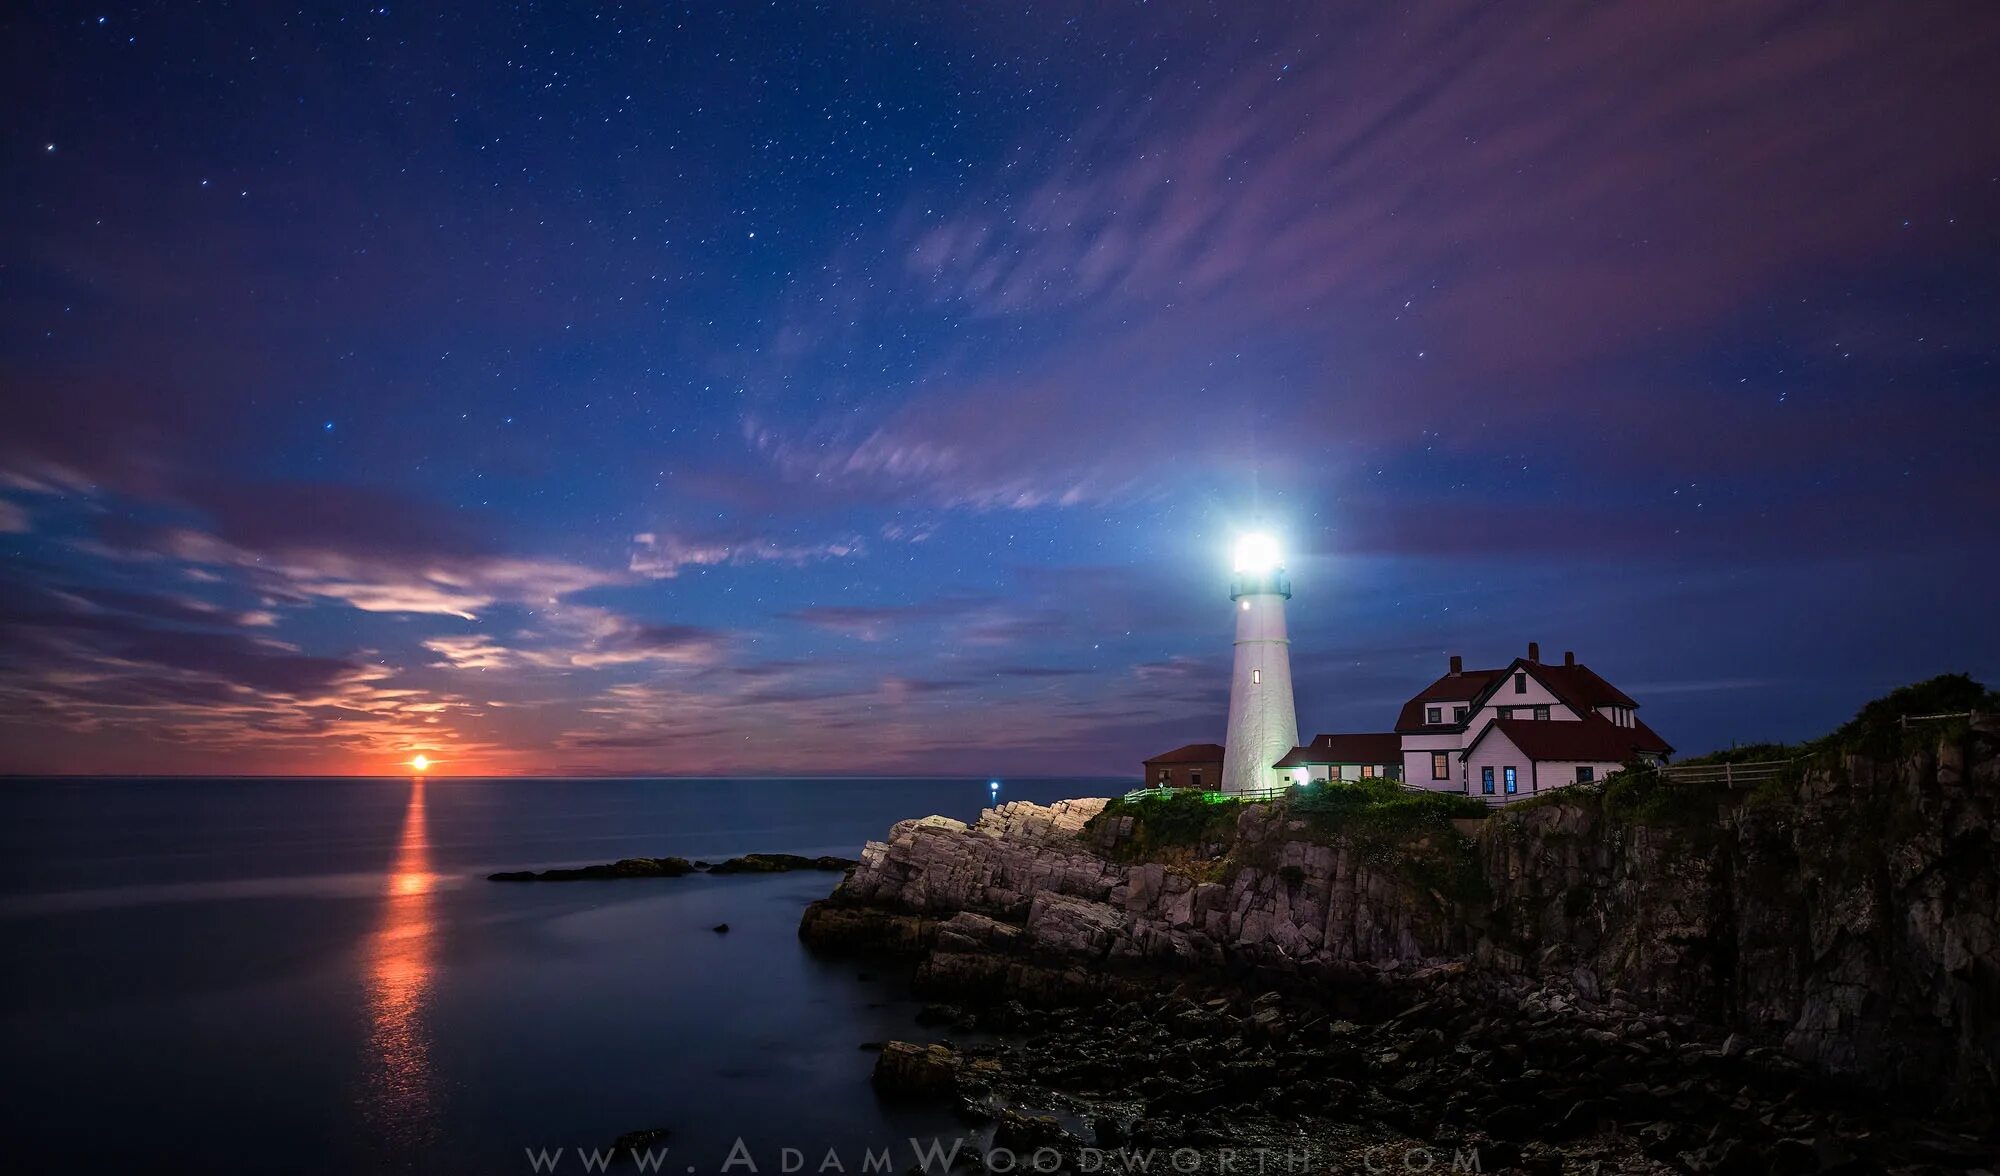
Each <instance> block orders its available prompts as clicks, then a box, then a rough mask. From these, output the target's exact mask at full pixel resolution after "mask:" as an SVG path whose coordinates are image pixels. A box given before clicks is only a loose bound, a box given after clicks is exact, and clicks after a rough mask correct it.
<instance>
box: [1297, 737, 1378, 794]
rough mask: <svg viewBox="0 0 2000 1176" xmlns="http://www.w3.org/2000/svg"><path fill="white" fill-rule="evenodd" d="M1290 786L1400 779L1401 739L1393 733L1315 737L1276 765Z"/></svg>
mask: <svg viewBox="0 0 2000 1176" xmlns="http://www.w3.org/2000/svg"><path fill="white" fill-rule="evenodd" d="M1276 767H1277V768H1278V770H1279V771H1280V772H1281V773H1283V775H1284V777H1285V779H1286V780H1287V781H1288V782H1290V783H1293V784H1304V783H1306V782H1308V781H1311V780H1329V779H1331V780H1374V779H1381V780H1400V779H1402V778H1403V744H1402V737H1401V736H1399V735H1397V734H1396V733H1395V732H1394V731H1382V732H1356V733H1352V734H1346V735H1315V736H1313V741H1312V742H1311V743H1308V744H1306V745H1305V746H1303V747H1294V748H1293V749H1292V750H1291V753H1290V754H1288V755H1286V756H1285V758H1283V759H1281V760H1279V761H1278V762H1277V764H1276Z"/></svg>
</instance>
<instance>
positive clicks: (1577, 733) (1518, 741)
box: [1459, 715, 1673, 764]
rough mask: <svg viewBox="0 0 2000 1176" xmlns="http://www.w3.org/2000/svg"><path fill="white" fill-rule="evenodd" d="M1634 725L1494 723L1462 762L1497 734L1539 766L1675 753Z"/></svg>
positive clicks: (1593, 719) (1596, 719)
mask: <svg viewBox="0 0 2000 1176" xmlns="http://www.w3.org/2000/svg"><path fill="white" fill-rule="evenodd" d="M1634 722H1635V724H1636V725H1635V726H1631V727H1620V726H1618V725H1617V724H1615V723H1613V722H1612V721H1611V720H1610V719H1607V718H1604V717H1602V716H1601V715H1591V716H1590V717H1588V718H1585V719H1581V720H1577V721H1575V722H1572V721H1570V720H1567V719H1495V720H1493V721H1492V722H1491V723H1488V724H1487V725H1486V728H1485V730H1482V731H1481V732H1480V733H1479V737H1478V738H1477V739H1474V740H1473V741H1472V742H1471V743H1470V744H1468V745H1467V746H1466V749H1465V751H1464V752H1463V753H1462V754H1461V755H1460V756H1459V758H1460V759H1464V758H1466V757H1467V756H1470V755H1471V754H1472V749H1473V748H1475V747H1478V746H1479V745H1480V743H1481V742H1483V741H1484V740H1485V738H1486V737H1487V736H1488V735H1490V734H1492V733H1493V732H1494V731H1495V730H1498V731H1499V732H1500V733H1501V734H1502V735H1505V736H1506V737H1507V738H1508V740H1509V741H1510V742H1512V743H1513V744H1514V746H1515V747H1518V748H1520V749H1521V754H1523V755H1525V756H1527V757H1528V758H1529V759H1531V760H1534V761H1536V762H1537V763H1547V762H1548V761H1550V760H1581V761H1585V762H1594V763H1621V764H1622V763H1624V762H1625V761H1626V760H1628V759H1631V758H1632V756H1633V754H1634V753H1635V752H1651V753H1653V754H1656V755H1665V754H1667V753H1669V752H1671V751H1673V748H1671V747H1669V746H1667V741H1666V740H1664V739H1662V738H1660V737H1659V736H1658V735H1656V734H1654V733H1653V729H1652V728H1651V727H1648V726H1647V725H1646V724H1644V723H1639V722H1637V720H1634Z"/></svg>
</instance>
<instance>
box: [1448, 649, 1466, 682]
mask: <svg viewBox="0 0 2000 1176" xmlns="http://www.w3.org/2000/svg"><path fill="white" fill-rule="evenodd" d="M1464 672H1465V659H1464V658H1462V657H1460V656H1458V655H1457V654H1455V653H1454V654H1452V655H1451V676H1452V677H1454V678H1456V677H1458V676H1459V675H1460V674H1463V673H1464Z"/></svg>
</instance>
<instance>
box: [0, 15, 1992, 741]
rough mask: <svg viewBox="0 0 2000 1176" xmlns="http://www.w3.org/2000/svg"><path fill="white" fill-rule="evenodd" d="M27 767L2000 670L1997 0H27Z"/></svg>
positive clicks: (1194, 713)
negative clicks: (1241, 607)
mask: <svg viewBox="0 0 2000 1176" xmlns="http://www.w3.org/2000/svg"><path fill="white" fill-rule="evenodd" d="M0 34H4V35H0V43H4V48H0V53H4V61H5V68H4V70H3V71H0V106H3V107H4V110H5V111H6V114H5V118H4V125H5V129H6V135H5V139H4V141H3V142H0V167H4V176H0V224H4V225H5V231H4V233H0V311H4V313H0V397H4V414H0V552H4V556H5V558H4V572H0V770H10V771H26V772H50V771H73V772H224V773H270V772H314V773H366V772H389V771H395V770H396V769H397V765H398V764H399V763H400V762H402V761H404V760H407V759H408V758H409V757H410V755H411V754H412V753H414V752H416V751H426V752H427V753H428V754H430V755H431V756H432V757H434V758H436V759H437V760H439V761H440V763H439V769H438V770H441V771H445V772H466V773H498V772H540V773H569V772H575V773H651V772H660V773H688V774H699V773H813V774H818V773H828V774H843V773H871V772H895V773H927V772H939V773H977V774H982V775H983V774H998V775H1006V774H1026V773H1060V774H1067V773H1116V774H1123V775H1136V774H1137V773H1138V760H1139V759H1140V758H1141V757H1143V756H1144V755H1146V754H1150V753H1152V752H1156V751H1159V750H1163V749H1165V748H1167V747H1171V746H1174V745H1176V744H1179V743H1182V742H1187V741H1191V740H1197V739H1220V738H1221V735H1222V727H1223V719H1224V709H1225V705H1226V691H1227V666H1228V658H1229V653H1230V647H1229V637H1230V631H1231V625H1232V616H1231V613H1230V611H1229V610H1230V606H1229V602H1228V598H1227V573H1228V568H1227V556H1226V551H1227V547H1228V545H1229V543H1230V541H1231V539H1232V537H1233V536H1234V535H1235V534H1237V533H1238V532H1239V531H1240V530H1242V529H1244V528H1247V527H1250V526H1253V525H1256V524H1259V523H1260V522H1261V524H1262V525H1263V526H1265V527H1268V528H1269V529H1272V530H1274V531H1276V532H1277V533H1278V534H1280V535H1281V536H1283V538H1284V539H1285V541H1286V543H1287V546H1288V548H1289V549H1290V551H1291V552H1292V558H1291V560H1290V563H1291V568H1292V573H1293V578H1294V580H1295V582H1296V594H1295V596H1294V598H1293V600H1292V603H1291V615H1292V622H1293V630H1294V634H1293V635H1294V638H1295V644H1294V646H1293V659H1294V665H1295V669H1296V674H1297V678H1298V704H1299V722H1300V727H1301V729H1302V730H1305V731H1341V730H1370V729H1375V730H1379V729H1383V728H1386V727H1387V726H1388V725H1389V724H1390V723H1391V721H1392V720H1393V717H1394V714H1395V710H1396V706H1397V704H1398V703H1399V702H1400V701H1401V700H1402V699H1404V698H1405V697H1407V696H1408V695H1410V694H1412V693H1414V692H1415V691H1416V690H1417V689H1418V688H1420V687H1421V686H1423V685H1424V684H1425V683H1427V682H1429V681H1430V680H1431V679H1432V678H1434V677H1436V676H1437V675H1438V674H1439V673H1441V672H1442V671H1443V669H1444V666H1445V660H1446V658H1447V656H1448V655H1450V654H1452V653H1460V654H1463V655H1465V657H1466V659H1467V663H1468V664H1470V665H1496V664H1503V663H1504V662H1505V661H1507V660H1508V659H1510V658H1512V657H1513V656H1515V655H1517V654H1520V653H1522V652H1524V651H1525V647H1526V643H1527V642H1528V641H1530V640H1537V641H1539V642H1540V643H1541V645H1542V649H1543V651H1544V653H1545V654H1547V655H1549V656H1551V657H1559V656H1560V652H1561V651H1562V650H1564V649H1574V650H1575V651H1577V654H1578V656H1579V658H1580V659H1581V660H1583V661H1585V662H1586V663H1588V664H1590V665H1591V666H1592V667H1593V668H1595V669H1597V670H1598V671H1599V672H1601V673H1602V674H1604V675H1605V676H1606V677H1607V678H1609V679H1610V680H1611V681H1612V682H1614V683H1615V684H1617V685H1619V686H1620V687H1622V688H1623V689H1625V690H1626V691H1628V692H1629V693H1631V694H1633V695H1634V696H1635V697H1637V698H1638V700H1639V701H1640V702H1641V703H1642V704H1643V707H1644V709H1643V711H1642V715H1643V716H1644V717H1645V718H1646V719H1647V720H1649V722H1650V723H1651V725H1652V726H1653V727H1655V728H1656V729H1658V730H1659V731H1660V732H1661V734H1663V735H1664V736H1665V737H1666V738H1667V739H1668V740H1670V741H1671V742H1672V743H1674V744H1675V745H1676V747H1677V748H1679V749H1680V751H1681V752H1682V753H1683V754H1689V753H1695V752H1700V751H1705V750H1709V749H1712V748H1714V747H1716V746H1719V745H1727V744H1728V743H1729V742H1730V741H1731V740H1757V739H1791V738H1799V737H1803V736H1809V735H1813V734H1817V733H1820V732H1823V731H1825V730H1827V729H1829V728H1831V727H1832V726H1834V725H1836V724H1838V723H1839V722H1840V721H1842V720H1843V719H1845V718H1846V717H1847V716H1848V715H1849V714H1851V713H1852V711H1853V709H1854V708H1855V707H1856V706H1857V705H1859V704H1860V703H1861V702H1863V701H1865V700H1866V699H1868V698H1870V697H1873V696H1875V695H1877V694H1879V693H1880V692H1882V691H1883V690H1885V689H1887V688H1889V687H1892V686H1894V685H1898V684H1901V683H1904V682H1907V681H1911V680H1914V679H1917V678H1921V677H1927V676H1929V675H1931V674H1934V673H1939V672H1946V671H1961V670H1963V671H1970V672H1972V673H1974V674H1976V675H1980V676H1982V677H1984V678H1985V679H1987V680H1988V681H1989V682H1990V681H1993V680H1996V679H2000V624H1996V615H1997V614H1996V608H1995V603H1994V601H1995V596H1996V593H1995V585H1996V583H2000V523H1996V516H2000V464H1996V456H1995V455H1996V453H2000V448H1996V443H2000V397H1996V382H2000V364H1996V358H2000V332H1996V326H2000V68H1996V64H1995V63H1996V61H2000V8H1996V6H1995V5H1993V4H1992V3H1990V0H1976V2H1971V3H1945V2H1940V3H1934V4H1922V5H1905V4H1892V3H1877V4H1858V3H1857V4H1811V3H1783V4H1780V3H1769V2H1764V0H1731V2H1729V3H1673V4H1667V3H1627V4H1584V3H1569V4H1544V5H1506V6H1503V5H1488V4H1464V3H1424V4H1416V5H1411V6H1400V7H1398V8H1397V9H1395V10H1393V11H1392V10H1391V9H1390V7H1389V6H1386V5H1380V4H1374V3H1361V4H1351V5H1331V4H1329V5H1311V6H1306V5H1299V6H1282V7H1280V6H1273V7H1264V6H1252V5H1238V4H1233V3H1230V4H1217V5H1213V6H1195V5H1182V4H1161V3H1154V4H1129V3H1113V2H1105V3H1096V4H1079V5H1029V6H1025V7H1024V6H1021V5H1018V4H1016V5H1008V6H1003V5H984V4H982V5H974V6H970V7H965V8H961V7H958V6H947V5H944V4H935V3H908V4H868V3H845V4H833V5H824V6H805V5H792V4H768V5H749V4H721V5H705V6H693V7H681V6H671V5H650V4H634V5H627V6H624V7H618V6H604V7H601V8H598V7H597V6H591V5H584V4H546V5H487V4H469V5H463V6H457V7H455V8H454V7H450V6H438V7H433V6H419V5H414V4H413V5H410V6H409V7H407V8H406V7H403V6H401V5H395V6H391V7H387V8H369V7H362V6H359V5H342V6H312V5H308V6H305V8H304V9H303V10H301V9H299V8H297V7H296V6H290V5H275V4H258V3H242V4H233V5H218V4H197V3H184V2H177V3H171V4H159V5H144V6H136V7H135V6H131V5H104V6H97V7H82V8H79V7H74V6H71V5H65V4H35V5H18V6H10V8H9V11H8V14H7V15H6V16H5V17H4V18H0Z"/></svg>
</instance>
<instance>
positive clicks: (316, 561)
mask: <svg viewBox="0 0 2000 1176" xmlns="http://www.w3.org/2000/svg"><path fill="white" fill-rule="evenodd" d="M331 542H332V537H330V536H311V535H304V534H301V535H298V536H293V537H291V538H287V539H283V540H281V541H278V542H276V543H273V544H271V545H270V546H266V547H256V548H252V547H244V546H241V545H239V544H237V543H234V542H231V541H230V540H228V539H225V538H223V537H221V536H220V535H216V534H212V533H209V532H206V531H199V530H195V529H193V528H187V527H149V526H143V525H140V526H133V525H128V524H121V523H105V524H103V525H102V526H101V528H100V534H99V539H98V541H97V543H98V547H99V549H100V550H103V551H105V552H106V553H108V554H113V555H125V556H137V557H165V558H169V559H175V560H179V561H181V562H183V563H187V564H193V565H197V566H202V567H207V568H229V569H231V570H233V571H234V572H235V573H236V574H237V575H238V576H239V577H241V578H242V579H243V581H244V582H245V583H248V584H250V585H252V586H253V587H255V588H257V589H258V590H259V591H262V592H265V593H268V594H271V595H273V596H275V597H278V598H280V599H290V600H293V601H302V600H305V599H308V598H314V597H317V598H320V599H324V600H336V601H340V602H341V603H344V604H346V605H349V606H350V607H353V608H356V609H360V610H362V611H364V612H389V613H422V614H430V615H435V616H449V617H459V618H462V619H465V620H475V619H477V617H478V615H479V613H480V612H481V611H483V610H485V609H488V608H490V607H492V606H493V605H495V604H497V603H500V602H503V601H507V602H519V603H530V604H543V603H548V602H551V601H556V600H560V599H562V598H563V597H566V596H570V595H573V594H575V593H578V592H582V591H585V590H587V589H590V588H598V587H605V586H608V585H613V584H618V583H621V582H623V581H624V579H625V577H624V575H623V574H622V573H619V572H607V571H602V570H599V569H595V568H588V567H583V566H581V565H577V564H572V563H567V562H564V561H561V560H554V559H537V558H529V557H519V556H511V555H504V554H499V553H490V554H489V553H479V552H474V551H458V552H453V553H418V552H412V551H405V550H402V549H400V548H399V547H397V546H395V545H394V544H391V545H389V546H388V547H387V548H385V549H383V550H380V551H357V550H350V549H346V548H342V547H339V546H332V545H329V544H330V543H331ZM364 546H366V545H364Z"/></svg>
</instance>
